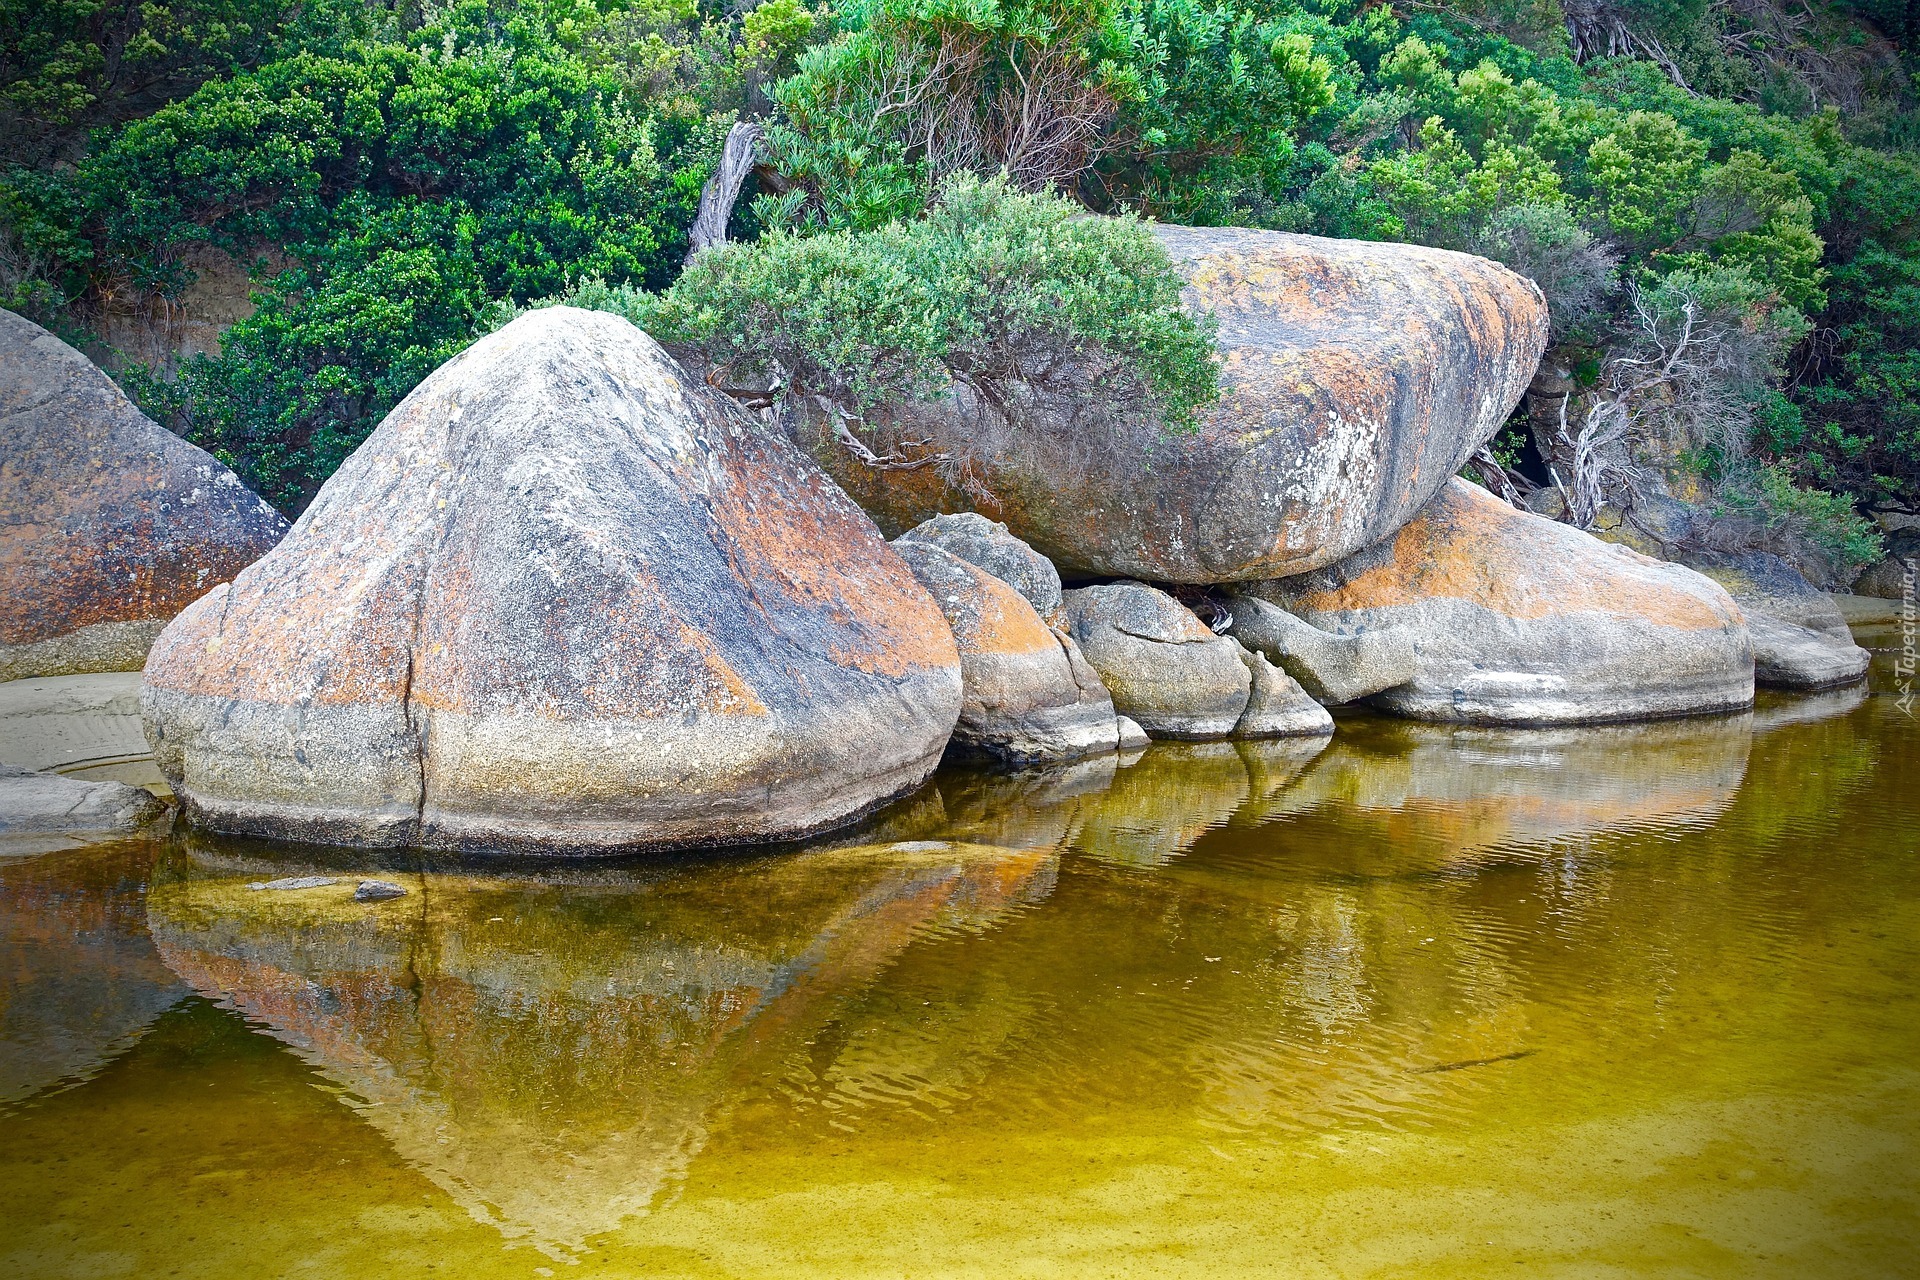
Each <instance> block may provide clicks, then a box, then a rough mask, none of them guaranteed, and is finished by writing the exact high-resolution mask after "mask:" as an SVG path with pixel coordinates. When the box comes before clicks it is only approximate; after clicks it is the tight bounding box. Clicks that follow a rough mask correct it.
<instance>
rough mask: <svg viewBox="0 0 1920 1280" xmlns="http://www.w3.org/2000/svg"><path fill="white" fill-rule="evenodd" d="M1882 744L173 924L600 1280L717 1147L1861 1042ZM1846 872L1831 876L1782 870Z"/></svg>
mask: <svg viewBox="0 0 1920 1280" xmlns="http://www.w3.org/2000/svg"><path fill="white" fill-rule="evenodd" d="M1878 701H1880V702H1884V701H1885V700H1884V699H1883V700H1878ZM1879 710H1880V709H1879V708H1878V707H1877V706H1876V705H1871V704H1870V705H1864V706H1863V705H1860V704H1859V703H1858V700H1857V699H1854V700H1852V701H1846V700H1842V701H1839V702H1833V703H1807V702H1796V703H1793V704H1790V705H1785V704H1783V706H1781V707H1776V706H1772V705H1771V704H1768V705H1763V707H1762V708H1761V710H1760V711H1759V712H1757V713H1755V714H1754V715H1753V716H1751V717H1730V718H1723V719H1716V720H1696V721H1680V722H1673V723H1669V724H1659V725H1646V726H1636V727H1617V728H1607V729H1591V730H1581V731H1577V732H1573V733H1569V732H1567V731H1563V730H1553V731H1542V732H1539V733H1526V732H1521V731H1501V732H1498V733H1490V732H1478V731H1465V730H1458V729H1449V728H1442V727H1429V726H1417V725H1414V726H1408V725H1400V724H1392V723H1382V722H1378V721H1371V720H1361V721H1353V722H1348V723H1347V724H1346V725H1344V726H1343V730H1342V735H1341V736H1340V737H1339V738H1336V739H1335V741H1334V742H1332V743H1331V744H1325V743H1315V744H1299V743H1294V744H1226V745H1221V744H1208V745H1205V746H1194V747H1186V746H1181V747H1156V748H1154V749H1152V750H1150V751H1148V752H1147V753H1146V754H1145V755H1144V756H1143V757H1141V758H1139V759H1138V760H1137V761H1117V760H1107V761H1096V762H1087V763H1085V764H1082V765H1080V766H1075V767H1071V768H1067V769H1060V770H1048V771H1034V772H1028V773H1022V774H1014V775H996V774H989V773H980V772H963V771H959V770H948V771H945V772H943V773H942V774H941V775H939V777H938V778H937V779H936V782H935V785H934V787H932V788H930V789H929V790H928V791H926V792H924V793H922V795H921V796H920V797H918V798H917V799H916V800H915V801H914V802H913V804H912V806H911V812H910V813H909V812H905V811H903V812H902V813H895V814H893V815H891V816H889V817H886V818H883V819H882V820H881V822H882V824H883V829H886V830H888V831H890V832H893V833H904V832H912V833H916V834H925V835H927V836H929V837H932V836H940V835H944V836H948V837H960V838H962V839H966V840H970V841H979V842H981V843H983V844H994V845H999V846H1002V847H1000V848H997V849H992V850H985V849H980V848H978V847H965V846H954V845H947V844H942V843H939V842H938V841H929V842H928V843H924V844H911V843H909V844H901V843H894V844H890V845H887V846H885V847H884V848H882V847H877V846H872V845H869V846H867V847H864V848H858V847H846V848H830V849H822V850H818V851H816V852H814V853H809V854H801V855H783V856H761V857H753V858H736V859H734V860H731V861H728V860H713V861H684V860H683V861H668V862H663V863H655V864H649V865H648V866H646V867H643V868H632V867H629V868H618V869H609V868H607V867H605V866H595V867H579V868H570V869H567V870H565V871H543V872H540V873H538V874H533V875H527V876H508V875H506V874H495V875H491V876H489V875H482V874H480V873H478V872H475V871H465V872H454V871H449V872H446V873H444V874H430V875H427V876H425V877H420V876H411V877H410V876H408V875H406V874H404V873H394V878H398V879H402V880H404V881H405V882H406V883H408V884H409V886H410V887H412V888H413V889H414V890H415V892H414V893H413V894H412V895H410V896H409V897H407V898H404V899H401V900H399V901H397V902H394V903H389V904H386V905H384V906H378V907H367V906H355V905H352V904H350V903H348V902H347V901H346V899H347V897H348V895H349V893H350V889H351V881H350V880H348V881H346V882H344V883H343V884H342V885H340V886H338V889H337V892H336V891H322V892H320V893H318V895H317V896H316V895H307V894H290V895H274V894H250V893H247V892H246V891H245V890H244V889H243V888H241V887H240V886H242V885H243V884H244V883H245V882H246V881H248V880H254V879H261V878H266V872H267V871H268V870H269V869H270V870H271V871H272V872H273V873H274V874H293V873H295V872H296V871H299V870H302V869H303V868H298V867H290V866H287V865H284V864H273V865H272V866H271V867H270V868H269V866H268V864H266V863H263V862H247V861H245V860H244V859H243V858H236V856H235V855H234V854H233V853H232V852H231V849H232V848H233V846H218V847H214V846H203V847H197V848H192V849H187V850H184V851H182V853H181V854H180V856H178V857H177V858H175V859H174V861H173V863H172V865H171V868H170V871H171V875H170V878H165V879H163V882H162V883H161V884H160V886H159V887H158V888H157V889H156V891H155V893H154V898H153V908H152V924H153V928H154V931H155V934H156V936H157V937H158V938H159V940H160V942H161V945H162V950H163V953H164V954H165V955H166V957H167V958H168V960H169V961H170V962H171V963H173V964H174V965H176V966H177V967H178V968H179V970H180V972H181V973H183V974H186V975H188V976H190V977H191V978H192V980H193V983H194V985H195V986H196V987H197V988H199V989H200V990H202V991H204V992H207V993H208V994H210V995H213V996H216V997H217V998H221V999H223V1000H224V1001H225V1002H226V1003H228V1004H229V1005H230V1006H232V1007H235V1008H238V1009H240V1010H242V1011H243V1012H245V1013H246V1014H247V1015H248V1016H249V1017H251V1018H253V1019H254V1020H255V1021H256V1022H258V1023H262V1024H264V1025H265V1026H267V1027H268V1028H269V1029H270V1030H271V1033H272V1034H273V1035H274V1036H275V1037H277V1038H278V1039H280V1040H282V1041H285V1042H286V1043H289V1044H291V1045H294V1046H295V1047H296V1048H297V1049H298V1050H299V1051H300V1052H301V1054H302V1055H303V1056H304V1057H306V1058H307V1059H308V1060H309V1061H311V1062H314V1063H316V1064H318V1065H319V1066H321V1067H322V1068H323V1069H324V1070H325V1071H326V1072H327V1074H328V1075H329V1076H330V1077H331V1078H332V1079H333V1080H335V1081H336V1082H338V1083H340V1084H341V1085H343V1086H344V1087H345V1088H346V1089H347V1090H349V1091H350V1092H351V1093H352V1094H354V1095H356V1096H357V1099H358V1101H357V1102H356V1104H355V1105H357V1106H358V1107H359V1108H360V1110H361V1112H362V1114H364V1115H365V1116H366V1117H367V1119H368V1120H369V1122H370V1123H372V1124H373V1125H374V1126H376V1127H377V1128H378V1129H379V1130H380V1131H381V1132H382V1133H383V1134H384V1135H385V1136H386V1138H387V1140H388V1141H389V1142H391V1143H392V1144H393V1146H394V1147H395V1149H396V1150H398V1151H399V1152H401V1153H402V1154H403V1155H404V1156H405V1158H406V1159H407V1160H408V1161H410V1162H411V1163H413V1164H414V1165H416V1166H417V1167H419V1168H421V1169H422V1170H424V1171H425V1172H427V1173H428V1174H429V1176H431V1177H432V1178H433V1179H434V1180H435V1181H436V1182H438V1183H439V1184H440V1185H441V1186H443V1187H445V1188H447V1189H448V1190H450V1191H452V1192H453V1193H454V1194H455V1195H456V1196H458V1197H459V1198H460V1200H461V1203H463V1204H464V1205H465V1206H466V1207H467V1208H468V1209H469V1211H470V1212H472V1213H474V1214H475V1216H476V1217H479V1218H481V1219H482V1220H485V1221H490V1222H494V1223H496V1224H498V1225H499V1226H500V1227H501V1229H502V1230H503V1231H506V1232H508V1233H510V1234H516V1235H518V1236H520V1237H521V1238H525V1239H529V1240H531V1241H534V1242H539V1243H543V1244H546V1245H549V1246H552V1245H575V1244H579V1243H580V1242H582V1241H584V1240H586V1239H588V1238H589V1237H592V1236H594V1235H596V1234H598V1233H600V1232H603V1231H605V1230H608V1229H609V1228H611V1227H612V1226H613V1225H614V1224H616V1223H618V1222H619V1221H620V1219H621V1218H623V1217H624V1216H626V1215H628V1214H630V1213H633V1212H636V1211H638V1210H641V1209H644V1208H645V1207H647V1205H649V1204H650V1203H654V1202H656V1201H657V1199H658V1197H659V1196H660V1195H661V1194H662V1193H663V1192H665V1191H669V1190H670V1189H671V1188H673V1187H674V1186H676V1185H678V1184H679V1182H680V1181H681V1179H682V1178H683V1176H684V1174H685V1172H686V1170H687V1168H688V1165H689V1162H690V1161H691V1160H692V1159H693V1156H694V1154H695V1153H696V1152H697V1151H699V1150H701V1149H702V1145H703V1144H706V1143H709V1142H710V1139H709V1136H708V1135H709V1131H710V1130H713V1129H714V1128H715V1122H716V1118H717V1117H719V1116H722V1115H724V1116H726V1117H727V1124H726V1134H727V1137H726V1139H725V1141H724V1143H723V1144H721V1145H723V1146H726V1147H728V1148H731V1147H733V1146H737V1147H739V1149H740V1150H742V1151H747V1152H768V1153H781V1152H794V1151H805V1150H810V1149H811V1146H810V1144H813V1143H820V1142H828V1141H831V1142H841V1141H843V1140H844V1139H845V1136H846V1133H847V1132H848V1131H853V1132H855V1133H858V1134H860V1135H862V1140H863V1141H865V1140H867V1139H870V1138H873V1137H875V1136H877V1135H884V1134H887V1133H890V1132H897V1133H898V1134H899V1135H902V1136H903V1140H905V1141H908V1142H909V1143H924V1142H925V1141H926V1139H927V1137H928V1136H929V1135H931V1134H933V1133H936V1132H937V1133H938V1134H940V1135H941V1136H942V1138H943V1140H944V1139H947V1138H955V1139H956V1140H961V1141H964V1140H966V1137H967V1135H972V1136H973V1138H974V1139H977V1140H980V1141H982V1142H986V1141H989V1140H991V1141H1000V1140H1002V1139H1003V1138H1005V1137H1006V1136H1007V1135H1019V1134H1021V1133H1023V1132H1026V1131H1027V1130H1030V1129H1039V1130H1046V1129H1049V1128H1050V1127H1055V1126H1063V1125H1064V1126H1070V1127H1072V1128H1074V1129H1075V1130H1076V1131H1089V1130H1096V1129H1097V1127H1098V1126H1100V1125H1103V1124H1109V1123H1111V1124H1120V1125H1134V1126H1138V1125H1141V1124H1145V1123H1147V1121H1146V1120H1144V1119H1143V1118H1142V1117H1143V1115H1145V1114H1148V1113H1151V1112H1152V1111H1153V1109H1155V1108H1158V1109H1160V1110H1159V1112H1158V1114H1157V1115H1156V1116H1155V1118H1154V1119H1153V1121H1152V1122H1153V1123H1154V1124H1156V1125H1159V1126H1161V1127H1160V1128H1159V1129H1157V1130H1156V1132H1161V1133H1172V1132H1176V1131H1177V1130H1178V1127H1179V1126H1191V1125H1198V1126H1199V1127H1200V1128H1201V1129H1204V1130H1207V1131H1210V1132H1214V1133H1218V1132H1220V1131H1226V1132H1228V1133H1232V1132H1242V1131H1266V1130H1272V1129H1275V1128H1281V1129H1296V1130H1309V1131H1319V1130H1335V1129H1342V1128H1351V1127H1354V1126H1368V1125H1380V1124H1387V1125H1394V1126H1412V1127H1421V1126H1431V1125H1435V1124H1440V1123H1444V1122H1445V1120H1446V1118H1447V1117H1448V1116H1450V1115H1453V1114H1455V1113H1458V1112H1460V1111H1462V1110H1465V1109H1469V1108H1479V1107H1494V1106H1498V1105H1500V1102H1501V1099H1502V1097H1503V1096H1504V1095H1503V1087H1502V1086H1503V1081H1511V1080H1512V1079H1513V1078H1514V1077H1513V1076H1512V1074H1511V1073H1514V1072H1533V1073H1538V1074H1536V1075H1535V1076H1534V1077H1532V1080H1531V1083H1530V1086H1529V1089H1528V1090H1526V1091H1516V1092H1525V1093H1526V1094H1527V1095H1528V1096H1530V1097H1537V1098H1546V1099H1548V1100H1553V1099H1559V1100H1560V1101H1561V1102H1562V1103H1564V1104H1565V1105H1566V1106H1569V1107H1573V1106H1576V1105H1578V1104H1579V1103H1580V1102H1581V1100H1582V1099H1583V1098H1584V1097H1585V1095H1586V1094H1587V1093H1589V1092H1591V1091H1594V1090H1596V1089H1602V1090H1604V1089H1620V1090H1624V1091H1627V1092H1631V1091H1632V1090H1633V1089H1635V1088H1636V1087H1638V1086H1637V1085H1636V1081H1639V1080H1642V1079H1646V1080H1655V1079H1658V1080H1661V1081H1666V1082H1667V1083H1665V1084H1662V1085H1660V1086H1659V1088H1660V1089H1661V1090H1665V1091H1668V1092H1670V1091H1671V1090H1672V1089H1673V1088H1676V1087H1679V1086H1677V1085H1675V1084H1674V1083H1673V1081H1681V1082H1685V1081H1687V1080H1689V1079H1690V1078H1691V1074H1692V1073H1697V1072H1700V1071H1703V1070H1705V1069H1707V1068H1708V1067H1709V1066H1712V1067H1713V1069H1731V1068H1727V1067H1724V1066H1721V1065H1719V1064H1723V1063H1725V1062H1726V1061H1729V1060H1730V1059H1729V1056H1728V1055H1727V1054H1725V1053H1724V1052H1723V1050H1724V1046H1725V1045H1726V1044H1727V1043H1729V1042H1731V1041H1735V1040H1738V1039H1740V1038H1741V1037H1749V1038H1751V1037H1754V1036H1757V1035H1761V1034H1763V1033H1766V1032H1767V1029H1769V1028H1776V1029H1777V1028H1780V1027H1791V1026H1793V1025H1795V1024H1796V1021H1797V1020H1798V1021H1804V1020H1806V1019H1808V1018H1809V1017H1810V1016H1811V1015H1810V1012H1809V1011H1810V1010H1811V1009H1813V1008H1814V1007H1815V1006H1816V1005H1818V1004H1819V1003H1820V1002H1823V1001H1829V1002H1830V1001H1832V1000H1835V999H1841V998H1846V999H1850V1000H1851V999H1857V998H1858V992H1857V991H1855V990H1853V989H1850V988H1847V989H1843V987H1842V984H1843V983H1853V982H1856V981H1857V980H1858V970H1857V966H1856V967H1855V968H1853V969H1848V968H1846V967H1845V966H1842V965H1836V963H1835V961H1834V959H1833V957H1835V956H1836V955H1844V954H1846V953H1845V952H1844V951H1835V950H1828V949H1827V948H1826V942H1827V941H1829V940H1831V939H1832V938H1833V937H1835V936H1836V935H1837V934H1838V933H1839V931H1841V930H1843V929H1857V928H1867V929H1873V928H1880V929H1881V930H1882V931H1889V930H1888V927H1887V926H1886V925H1885V924H1884V923H1880V924H1876V922H1875V913H1876V912H1877V911H1881V910H1883V909H1889V908H1883V907H1882V906H1881V905H1880V903H1881V899H1882V898H1884V901H1886V902H1897V901H1904V900H1905V899H1902V898H1901V897H1900V894H1899V892H1896V891H1895V888H1894V882H1893V881H1891V880H1890V879H1889V877H1890V876H1893V875H1894V874H1896V871H1897V872H1898V874H1900V875H1905V874H1907V871H1906V868H1905V865H1904V864H1902V863H1900V862H1899V861H1898V860H1897V859H1889V858H1888V857H1886V856H1885V855H1886V849H1887V848H1889V847H1891V845H1890V844H1889V841H1890V840H1891V841H1893V842H1895V843H1897V840H1898V839H1905V840H1906V846H1905V847H1906V848H1907V849H1908V850H1909V852H1911V851H1912V847H1913V843H1914V836H1915V833H1911V832H1909V833H1906V835H1904V836H1900V835H1899V834H1898V833H1895V832H1892V831H1890V830H1886V831H1877V830H1876V831H1862V830H1859V829H1858V828H1859V827H1860V826H1861V824H1862V822H1863V819H1862V817H1861V815H1863V814H1864V815H1873V814H1876V813H1882V812H1884V813H1885V814H1887V815H1894V814H1898V813H1901V812H1905V811H1908V810H1910V804H1909V805H1906V806H1905V808H1903V807H1902V804H1901V803H1899V802H1896V800H1895V797H1897V796H1900V795H1902V794H1906V793H1903V792H1902V791H1901V790H1900V788H1908V789H1912V788H1915V787H1920V776H1916V775H1920V763H1915V762H1913V761H1911V760H1909V759H1908V756H1910V755H1911V754H1912V753H1903V752H1901V751H1898V750H1893V749H1890V747H1891V745H1892V744H1893V743H1894V739H1892V738H1890V737H1888V736H1886V734H1885V732H1883V730H1882V729H1877V728H1875V727H1874V726H1875V724H1876V723H1877V721H1876V717H1877V716H1878V715H1879ZM903 815H904V816H903ZM1887 821H1889V822H1890V821H1892V818H1891V817H1888V818H1887ZM1867 825H1868V826H1871V820H1870V819H1869V820H1867ZM868 838H871V835H869V837H868ZM1876 840H1877V841H1879V844H1877V845H1876V844H1874V843H1873V841H1876ZM1808 841H1813V842H1818V843H1819V845H1820V847H1822V848H1823V849H1825V848H1828V847H1830V848H1831V852H1830V853H1823V855H1822V856H1823V858H1825V859H1827V860H1828V861H1825V862H1823V861H1821V860H1817V859H1808V858H1805V857H1791V858H1789V857H1783V856H1781V852H1782V850H1783V849H1797V848H1799V847H1800V845H1801V844H1802V843H1804V842H1808ZM1014 845H1018V846H1019V847H1020V850H1021V851H1017V852H1016V851H1014V850H1013V849H1011V848H1009V847H1007V846H1014ZM1876 859H1878V860H1876ZM1842 863H1844V865H1845V867H1846V874H1844V875H1835V876H1831V877H1830V876H1827V875H1825V874H1823V868H1824V867H1826V866H1828V865H1840V864H1842ZM329 894H331V895H332V896H328V895H329ZM1876 894H1879V895H1881V897H1880V898H1876V896H1875V895H1876ZM1909 897H1910V895H1909ZM1889 1007H1890V1008H1894V1007H1897V1006H1895V1005H1893V1004H1891V1003H1890V1004H1889ZM1906 1034H1908V1036H1909V1038H1911V1032H1909V1033H1906ZM1715 1046H1719V1048H1718V1049H1716V1048H1715ZM1519 1055H1525V1056H1519ZM1793 1061H1794V1060H1793V1058H1792V1055H1791V1053H1786V1054H1780V1055H1776V1056H1775V1058H1774V1060H1773V1061H1771V1062H1769V1063H1768V1070H1771V1071H1789V1070H1792V1069H1793ZM1503 1073H1507V1074H1503ZM1652 1087H1653V1086H1648V1088H1652ZM929 1117H937V1118H938V1120H939V1123H940V1124H941V1125H942V1126H943V1127H942V1128H940V1129H938V1130H931V1129H929V1128H927V1127H926V1126H927V1120H928V1118H929ZM709 1149H712V1148H711V1147H710V1148H709ZM913 1149H918V1148H913Z"/></svg>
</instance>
